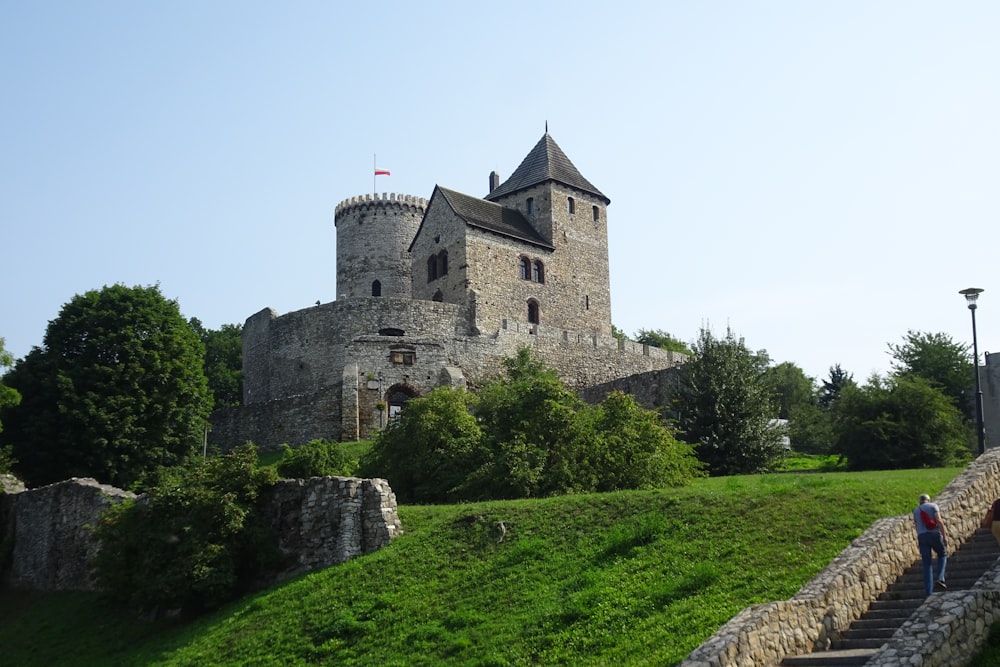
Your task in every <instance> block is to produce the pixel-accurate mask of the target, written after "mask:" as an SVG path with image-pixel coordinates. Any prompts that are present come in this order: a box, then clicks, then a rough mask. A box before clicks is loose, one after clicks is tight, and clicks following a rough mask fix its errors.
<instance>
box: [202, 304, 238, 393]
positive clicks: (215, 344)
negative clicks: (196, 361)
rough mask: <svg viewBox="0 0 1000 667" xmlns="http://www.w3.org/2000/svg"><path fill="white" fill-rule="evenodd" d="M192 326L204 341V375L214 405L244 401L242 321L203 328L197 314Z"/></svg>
mask: <svg viewBox="0 0 1000 667" xmlns="http://www.w3.org/2000/svg"><path fill="white" fill-rule="evenodd" d="M191 327H192V328H193V329H194V330H195V332H196V333H197V334H198V337H199V338H201V342H202V343H204V345H205V377H206V378H208V390H209V393H210V394H211V396H212V399H213V405H214V406H215V407H217V408H220V407H226V406H232V405H240V404H242V403H243V325H240V324H223V325H222V327H221V328H219V329H218V330H213V329H206V328H205V327H203V326H202V324H201V321H199V320H198V318H196V317H192V318H191Z"/></svg>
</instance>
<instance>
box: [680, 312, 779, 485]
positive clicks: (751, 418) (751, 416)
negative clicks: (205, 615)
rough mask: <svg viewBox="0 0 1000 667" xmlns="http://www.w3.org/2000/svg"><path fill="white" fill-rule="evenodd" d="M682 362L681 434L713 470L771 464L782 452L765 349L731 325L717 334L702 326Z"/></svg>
mask: <svg viewBox="0 0 1000 667" xmlns="http://www.w3.org/2000/svg"><path fill="white" fill-rule="evenodd" d="M693 352H694V354H693V356H692V357H691V359H690V361H688V362H687V363H686V364H684V366H682V367H681V373H680V380H679V385H678V388H677V392H676V396H675V400H674V407H675V410H676V413H677V422H678V425H679V427H680V433H681V437H682V438H683V439H684V440H686V441H687V442H689V443H691V444H692V445H694V447H695V451H696V452H697V454H698V458H699V459H701V460H702V461H703V462H705V463H706V464H707V465H708V469H709V472H710V473H711V474H712V475H736V474H746V473H755V472H762V471H766V470H771V469H773V468H774V467H775V466H776V465H777V464H778V462H780V461H781V459H782V458H783V456H784V449H783V446H782V443H781V436H782V433H781V431H780V430H779V429H777V428H775V427H774V425H773V423H772V421H771V420H772V419H773V418H774V417H775V416H776V414H777V406H776V404H775V402H774V400H773V394H772V391H771V389H770V387H769V385H768V383H767V382H766V381H765V379H764V372H765V369H766V368H767V365H768V361H769V360H768V357H767V354H766V353H765V352H756V353H755V352H751V351H750V350H749V349H747V347H746V344H745V343H744V341H743V339H742V338H736V336H735V335H734V334H733V332H732V331H731V330H727V331H726V337H725V338H715V337H714V336H713V335H712V332H711V331H709V330H708V329H702V330H701V332H700V334H699V337H698V341H697V343H695V345H694V350H693Z"/></svg>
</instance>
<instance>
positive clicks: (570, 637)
mask: <svg viewBox="0 0 1000 667" xmlns="http://www.w3.org/2000/svg"><path fill="white" fill-rule="evenodd" d="M957 472H958V469H934V470H906V471H885V472H865V473H839V472H838V473H785V474H776V475H764V476H745V477H724V478H712V479H706V480H700V481H698V482H696V483H695V484H693V485H692V486H690V487H686V488H681V489H664V490H658V491H634V492H622V493H612V494H595V495H582V496H568V497H560V498H548V499H540V500H528V501H505V502H484V503H475V504H466V505H449V506H404V507H400V508H399V513H400V518H401V520H402V523H403V527H404V530H405V534H404V535H403V536H402V537H400V538H398V539H397V540H396V541H394V542H393V544H392V545H391V546H390V547H389V548H386V549H383V550H381V551H379V552H377V553H374V554H371V555H369V556H366V557H363V558H359V559H357V560H354V561H352V562H349V563H346V564H344V565H340V566H336V567H331V568H328V569H326V570H323V571H320V572H316V573H312V574H309V575H305V576H302V577H299V578H298V579H295V580H292V581H289V582H285V583H284V584H282V585H279V586H277V587H275V588H272V589H269V590H267V591H264V592H261V593H259V594H257V595H255V596H251V597H248V598H246V599H243V600H241V601H239V602H236V603H234V604H231V605H230V606H228V607H226V608H224V609H222V610H220V611H219V612H217V613H215V614H212V615H210V616H207V617H204V618H202V619H199V620H197V621H195V622H193V623H191V624H188V625H180V624H171V623H169V622H161V623H156V624H143V623H140V622H136V621H134V620H132V619H131V617H130V616H128V615H127V614H126V613H124V612H122V611H121V610H117V609H115V608H114V607H112V606H110V605H108V604H106V603H105V602H103V601H102V600H101V599H100V598H99V597H97V596H96V595H93V594H82V593H72V594H51V595H45V596H38V595H34V596H32V595H21V594H12V593H5V594H3V595H0V646H2V647H3V652H2V658H0V661H2V662H3V664H10V665H24V666H30V665H46V666H52V665H127V666H131V665H314V664H336V665H345V666H350V665H383V666H388V665H407V666H410V665H441V664H448V665H477V666H488V665H498V666H499V665H505V666H506V665H511V666H513V665H569V664H572V665H607V664H617V665H674V664H676V663H678V662H679V661H680V660H682V659H683V658H684V657H685V656H686V655H687V654H688V653H689V652H690V651H691V650H692V649H694V648H695V647H696V646H698V645H699V644H700V643H702V642H703V641H704V640H705V639H707V638H708V637H709V636H710V635H711V634H712V633H714V632H715V630H717V629H718V628H719V626H721V625H722V624H723V623H725V622H726V621H728V620H729V619H730V618H731V617H732V616H734V615H735V614H736V613H737V612H739V611H740V610H742V609H743V608H745V607H747V606H748V605H751V604H756V603H760V602H768V601H774V600H782V599H787V598H789V597H791V596H792V595H794V594H795V592H796V591H797V590H798V589H799V588H800V587H801V586H802V585H803V584H804V583H806V582H807V581H808V580H809V579H810V578H811V577H812V576H813V575H815V574H816V573H817V572H819V571H820V570H821V569H822V568H823V567H825V566H826V564H827V563H828V562H829V561H830V560H831V559H832V558H833V557H834V556H835V555H836V554H838V553H839V552H840V551H841V550H843V549H844V547H846V546H847V545H848V544H849V543H850V542H851V540H853V539H854V538H856V537H857V536H858V535H860V534H861V533H862V532H863V531H864V530H865V529H867V528H868V526H869V525H871V523H872V522H873V521H874V520H875V519H878V518H880V517H885V516H893V515H897V514H902V513H905V512H907V511H909V510H910V508H911V507H912V506H913V504H914V500H915V498H916V496H917V495H918V494H919V493H921V492H927V493H931V494H935V493H936V492H937V491H938V490H940V489H941V488H942V487H944V486H945V484H947V483H948V482H949V481H950V480H951V479H952V478H953V477H954V476H955V475H956V474H957ZM500 522H503V526H504V528H505V529H506V533H505V534H503V535H502V539H501V534H502V531H501V529H500V526H499V523H500Z"/></svg>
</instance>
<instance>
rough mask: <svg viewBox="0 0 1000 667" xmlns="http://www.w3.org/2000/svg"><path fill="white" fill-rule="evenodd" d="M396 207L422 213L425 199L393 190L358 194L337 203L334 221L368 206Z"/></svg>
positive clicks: (412, 212) (425, 203) (425, 206)
mask: <svg viewBox="0 0 1000 667" xmlns="http://www.w3.org/2000/svg"><path fill="white" fill-rule="evenodd" d="M386 207H396V208H399V209H400V210H403V211H405V212H407V213H411V214H419V215H423V214H424V211H425V210H427V200H426V199H424V198H423V197H417V196H415V195H404V194H396V193H395V192H383V193H382V194H381V195H379V194H378V193H377V192H376V193H374V194H365V195H358V196H357V197H351V198H350V199H345V200H344V201H342V202H340V203H339V204H337V208H336V209H335V211H334V214H333V219H334V222H336V221H337V220H339V219H340V218H341V217H342V216H345V215H350V214H351V213H355V212H357V211H360V210H363V209H368V208H386Z"/></svg>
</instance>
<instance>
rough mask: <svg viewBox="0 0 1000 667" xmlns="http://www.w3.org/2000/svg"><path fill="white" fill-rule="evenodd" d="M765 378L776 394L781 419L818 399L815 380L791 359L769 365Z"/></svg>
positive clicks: (789, 416) (778, 414)
mask: <svg viewBox="0 0 1000 667" xmlns="http://www.w3.org/2000/svg"><path fill="white" fill-rule="evenodd" d="M763 378H764V381H765V382H766V383H767V385H768V387H769V388H770V390H771V392H772V393H773V394H774V397H775V400H776V402H777V407H778V413H777V416H778V418H779V419H790V418H791V414H792V411H793V410H794V409H795V408H796V407H798V406H802V405H809V404H813V403H814V402H815V401H816V383H815V381H814V380H813V379H812V378H811V377H809V376H808V375H806V374H805V371H803V370H802V369H801V368H799V367H798V366H796V365H795V364H793V363H792V362H790V361H785V362H783V363H780V364H778V365H776V366H771V367H769V368H768V369H766V370H765V371H764V376H763Z"/></svg>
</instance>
